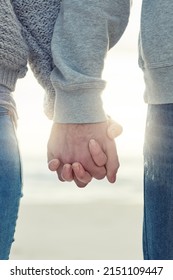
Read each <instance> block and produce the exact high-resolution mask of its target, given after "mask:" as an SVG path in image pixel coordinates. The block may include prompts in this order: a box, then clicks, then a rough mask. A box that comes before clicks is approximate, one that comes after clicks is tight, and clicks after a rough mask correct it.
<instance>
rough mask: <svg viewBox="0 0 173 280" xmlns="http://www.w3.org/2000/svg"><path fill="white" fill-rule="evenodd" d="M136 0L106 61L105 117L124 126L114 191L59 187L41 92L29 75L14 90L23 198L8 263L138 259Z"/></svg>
mask: <svg viewBox="0 0 173 280" xmlns="http://www.w3.org/2000/svg"><path fill="white" fill-rule="evenodd" d="M140 8H141V0H136V1H135V0H134V1H133V6H132V11H131V17H130V22H129V25H128V28H127V29H126V32H125V34H124V36H123V37H122V39H121V40H120V41H119V43H118V44H117V46H115V47H114V48H113V49H112V50H111V51H110V52H109V54H108V57H107V59H106V63H105V69H104V73H103V77H104V78H105V79H106V80H107V81H108V84H107V88H106V90H105V92H104V95H103V100H104V106H105V110H106V111H107V113H108V114H109V115H111V116H112V118H114V119H115V120H117V121H118V122H120V123H121V124H122V125H123V129H124V131H123V134H122V135H121V136H120V137H119V138H118V139H117V140H116V143H117V147H118V152H119V158H120V163H121V167H120V169H119V173H118V178H117V182H116V184H113V185H112V184H109V183H108V182H107V180H106V179H105V180H102V181H96V180H93V181H92V182H91V183H90V185H88V186H87V187H86V188H85V189H79V188H77V187H76V186H75V184H73V183H61V182H59V181H58V180H57V176H56V174H55V173H51V172H49V170H48V169H47V163H46V161H47V158H46V145H47V140H48V137H49V132H50V128H51V122H50V121H49V120H47V118H46V117H45V116H44V113H43V106H42V104H43V96H44V91H43V90H42V88H41V87H40V86H39V85H38V84H37V82H36V80H35V79H34V77H33V76H32V73H31V72H30V71H29V72H28V74H27V76H26V77H25V79H23V80H21V81H20V82H19V83H18V86H17V88H16V92H15V95H14V96H15V100H16V103H17V107H18V113H19V125H18V132H17V134H18V139H19V144H20V149H21V157H22V164H23V193H24V197H23V198H22V201H21V207H20V212H19V218H18V223H17V229H16V234H15V243H14V244H13V248H12V252H11V259H15V260H18V259H21V260H23V259H26V260H29V259H32V260H43V259H44V260H46V259H47V260H48V259H49V260H50V259H52V260H53V259H54V260H63V259H68V260H76V259H80V260H86V259H93V260H94V259H97V260H101V259H105V260H106V259H107V260H108V259H110V260H111V259H114V260H115V259H117V260H123V259H126V260H134V259H142V218H143V217H142V215H143V213H142V212H143V209H142V208H143V197H142V192H143V178H142V177H143V174H142V173H143V171H142V164H143V163H142V161H143V159H142V147H143V136H144V127H145V115H146V105H145V104H144V102H143V92H144V83H143V77H142V72H141V70H140V69H139V68H138V53H137V41H138V32H139V23H140Z"/></svg>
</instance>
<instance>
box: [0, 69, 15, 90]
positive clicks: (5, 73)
mask: <svg viewBox="0 0 173 280" xmlns="http://www.w3.org/2000/svg"><path fill="white" fill-rule="evenodd" d="M18 74H19V73H18V71H15V70H10V69H5V68H3V69H1V68H0V84H1V85H4V86H6V87H7V88H9V89H10V91H14V90H15V86H16V82H17V79H18Z"/></svg>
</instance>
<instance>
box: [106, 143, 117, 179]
mask: <svg viewBox="0 0 173 280" xmlns="http://www.w3.org/2000/svg"><path fill="white" fill-rule="evenodd" d="M111 146H112V147H111ZM107 157H108V160H107V163H106V170H107V179H108V181H109V182H110V183H114V182H115V181H116V175H117V171H118V168H119V166H120V164H119V159H118V155H117V151H116V147H115V145H114V143H112V144H110V145H109V148H108V149H107Z"/></svg>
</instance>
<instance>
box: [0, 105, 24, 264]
mask: <svg viewBox="0 0 173 280" xmlns="http://www.w3.org/2000/svg"><path fill="white" fill-rule="evenodd" d="M21 185H22V182H21V164H20V156H19V149H18V143H17V139H16V134H15V129H14V125H13V122H12V121H11V117H10V115H9V114H8V111H7V109H5V108H3V107H0V260H7V259H8V258H9V253H10V249H11V245H12V242H13V240H14V239H13V238H14V232H15V226H16V220H17V215H18V209H19V202H20V198H21Z"/></svg>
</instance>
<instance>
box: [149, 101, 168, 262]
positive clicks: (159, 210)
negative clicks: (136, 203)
mask: <svg viewBox="0 0 173 280" xmlns="http://www.w3.org/2000/svg"><path fill="white" fill-rule="evenodd" d="M143 252H144V259H146V260H173V104H165V105H149V107H148V115H147V122H146V132H145V144H144V226H143Z"/></svg>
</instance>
